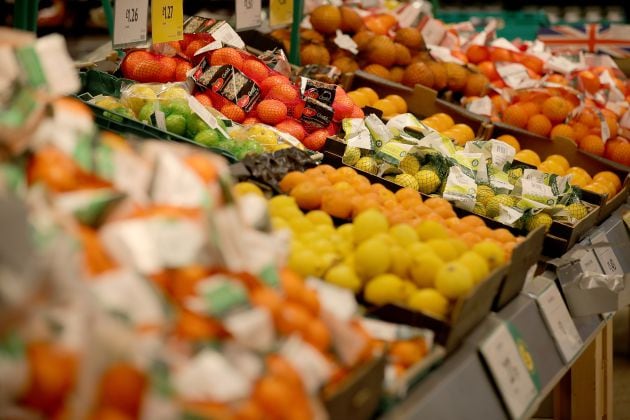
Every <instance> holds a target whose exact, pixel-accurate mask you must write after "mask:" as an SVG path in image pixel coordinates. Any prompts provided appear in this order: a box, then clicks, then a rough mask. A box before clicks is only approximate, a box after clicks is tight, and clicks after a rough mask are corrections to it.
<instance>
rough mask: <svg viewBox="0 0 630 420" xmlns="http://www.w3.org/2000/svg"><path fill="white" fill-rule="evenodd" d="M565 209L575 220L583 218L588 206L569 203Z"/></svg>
mask: <svg viewBox="0 0 630 420" xmlns="http://www.w3.org/2000/svg"><path fill="white" fill-rule="evenodd" d="M566 210H567V212H568V213H569V214H570V215H571V217H573V218H574V219H577V220H580V219H583V218H585V217H586V215H587V214H588V208H586V206H585V205H584V204H582V203H573V204H569V205H568V206H567V208H566Z"/></svg>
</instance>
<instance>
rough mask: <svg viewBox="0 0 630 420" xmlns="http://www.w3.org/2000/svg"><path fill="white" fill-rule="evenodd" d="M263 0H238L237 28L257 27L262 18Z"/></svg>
mask: <svg viewBox="0 0 630 420" xmlns="http://www.w3.org/2000/svg"><path fill="white" fill-rule="evenodd" d="M260 5H261V0H236V30H237V31H240V30H242V29H250V28H257V27H259V26H260V24H261V23H262V20H261V18H260V9H261V6H260Z"/></svg>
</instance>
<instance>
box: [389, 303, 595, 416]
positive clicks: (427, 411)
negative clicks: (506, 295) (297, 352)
mask: <svg viewBox="0 0 630 420" xmlns="http://www.w3.org/2000/svg"><path fill="white" fill-rule="evenodd" d="M497 315H498V317H499V318H500V319H503V320H506V321H510V322H512V324H513V325H514V326H516V328H517V329H518V330H519V332H520V334H521V336H522V338H523V340H524V341H525V342H526V343H527V346H528V350H529V352H530V353H531V356H532V359H533V361H534V364H535V366H536V370H537V372H538V375H539V378H540V384H541V390H540V392H539V394H538V397H537V398H536V399H535V400H534V402H533V403H532V404H531V406H530V407H529V409H528V410H527V412H526V414H525V415H524V416H523V418H529V417H531V416H532V415H533V414H534V413H535V412H536V410H537V408H538V406H539V405H540V404H541V403H542V401H543V400H544V399H545V398H546V397H547V396H548V395H549V393H550V392H552V390H553V388H554V387H555V386H556V384H558V382H559V381H560V380H561V379H562V377H563V376H564V374H565V373H566V372H567V371H568V370H569V369H570V368H571V364H564V363H563V362H562V359H561V358H560V355H559V353H558V351H557V349H556V346H555V344H554V341H553V337H552V336H551V334H550V333H549V331H548V329H547V327H546V326H545V323H544V320H543V318H542V316H541V314H540V312H539V310H538V306H537V304H536V302H535V300H534V299H532V298H530V297H528V296H526V295H523V294H521V295H520V296H518V297H517V298H516V299H514V300H513V301H512V302H510V304H508V305H507V306H506V307H505V308H504V309H503V310H501V311H500V312H499V313H498V314H497ZM573 320H574V322H575V325H576V327H577V329H578V332H579V333H580V336H581V337H582V339H583V341H584V345H583V347H582V348H581V350H580V352H579V353H578V355H577V356H576V358H575V359H574V361H575V360H577V358H578V357H579V356H580V355H581V354H582V353H583V352H584V350H586V349H587V348H588V346H589V345H590V344H591V343H592V342H593V340H594V339H595V338H596V337H597V335H598V334H599V333H600V332H601V330H602V329H603V328H604V326H605V325H606V321H605V320H603V319H602V318H601V317H600V316H596V315H595V316H588V317H579V318H573ZM494 325H495V324H494V323H493V322H491V320H490V319H486V321H485V322H484V323H482V324H481V325H480V326H479V327H478V328H477V329H476V330H475V331H474V332H473V334H472V335H471V336H470V337H469V338H468V340H467V341H466V343H465V344H464V345H463V346H462V347H461V348H460V349H459V350H457V351H456V352H455V353H454V354H453V355H452V356H451V357H450V358H449V359H448V360H447V361H446V362H445V363H444V365H442V366H441V367H440V368H439V369H437V370H436V371H435V372H433V373H432V374H431V375H430V376H429V377H428V378H427V379H426V380H425V381H424V382H423V383H421V384H420V386H418V387H417V388H416V389H414V390H413V391H412V392H411V393H410V395H409V396H408V397H407V398H406V399H405V400H404V401H403V402H402V403H401V404H400V405H398V406H397V407H396V408H395V409H394V410H392V411H391V412H389V413H388V415H387V416H386V418H388V419H417V418H430V419H433V420H442V419H444V420H447V419H448V420H452V419H458V418H491V419H509V418H510V417H509V414H508V412H507V411H506V409H505V408H504V406H503V403H502V400H501V397H500V395H499V394H498V391H497V389H496V388H495V385H494V383H493V381H492V377H491V376H490V374H489V373H488V372H487V370H486V368H485V366H484V364H483V361H482V359H481V357H480V355H479V353H478V351H477V348H478V345H479V343H480V342H481V340H482V339H483V338H484V337H485V336H486V335H487V334H488V333H489V332H490V331H491V330H492V329H493V328H494ZM454 395H457V396H458V397H457V398H453V396H454Z"/></svg>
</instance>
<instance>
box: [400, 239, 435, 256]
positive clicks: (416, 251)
mask: <svg viewBox="0 0 630 420" xmlns="http://www.w3.org/2000/svg"><path fill="white" fill-rule="evenodd" d="M406 250H407V252H408V253H409V256H411V257H414V256H416V255H423V254H426V253H427V252H433V250H432V249H431V247H430V246H429V245H427V244H426V243H424V242H415V243H413V244H411V245H408V246H407V248H406Z"/></svg>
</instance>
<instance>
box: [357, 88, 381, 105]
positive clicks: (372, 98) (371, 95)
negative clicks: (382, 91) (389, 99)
mask: <svg viewBox="0 0 630 420" xmlns="http://www.w3.org/2000/svg"><path fill="white" fill-rule="evenodd" d="M356 91H357V92H361V93H362V94H364V95H365V96H367V97H368V99H369V100H370V104H373V103H374V102H376V101H378V99H379V98H378V94H377V93H376V92H375V91H374V89H372V88H369V87H360V88H358V89H357V90H356Z"/></svg>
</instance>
